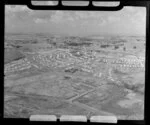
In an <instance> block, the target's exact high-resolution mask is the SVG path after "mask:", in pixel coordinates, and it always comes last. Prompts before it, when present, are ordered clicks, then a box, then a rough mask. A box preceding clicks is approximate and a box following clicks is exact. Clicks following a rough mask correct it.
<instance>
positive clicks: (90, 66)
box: [4, 34, 145, 119]
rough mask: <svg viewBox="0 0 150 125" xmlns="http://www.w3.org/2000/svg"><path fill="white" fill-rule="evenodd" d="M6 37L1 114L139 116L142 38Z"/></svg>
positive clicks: (141, 95) (142, 72) (6, 115)
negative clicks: (2, 109)
mask: <svg viewBox="0 0 150 125" xmlns="http://www.w3.org/2000/svg"><path fill="white" fill-rule="evenodd" d="M5 37H6V38H5V58H4V61H5V66H4V68H5V70H4V75H5V77H4V92H5V96H4V115H5V117H11V118H12V117H13V118H14V117H17V118H18V117H21V118H28V117H30V115H33V114H54V115H56V116H58V117H60V115H86V116H87V117H89V114H90V115H116V116H117V117H118V119H143V118H144V88H145V85H144V84H145V38H144V37H139V36H128V37H127V36H115V37H109V36H108V37H106V36H105V37H102V36H99V37H98V36H97V37H73V36H70V37H69V36H68V37H65V36H60V37H58V36H57V37H56V36H55V35H47V34H40V35H38V34H7V35H6V36H5Z"/></svg>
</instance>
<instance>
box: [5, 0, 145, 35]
mask: <svg viewBox="0 0 150 125" xmlns="http://www.w3.org/2000/svg"><path fill="white" fill-rule="evenodd" d="M37 4H38V3H37ZM44 4H45V5H53V4H54V3H53V2H52V1H49V2H47V1H45V2H44ZM145 25H146V9H145V8H143V7H124V8H123V9H122V10H120V11H115V12H114V11H113V12H110V11H59V10H56V11H54V10H53V11H50V10H45V11H42V10H31V9H29V8H28V7H27V6H21V5H19V6H18V5H17V6H16V5H6V6H5V32H9V33H50V34H58V35H61V34H62V35H72V36H89V35H130V36H135V35H140V36H143V35H145V27H146V26H145Z"/></svg>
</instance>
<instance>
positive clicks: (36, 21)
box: [34, 18, 47, 23]
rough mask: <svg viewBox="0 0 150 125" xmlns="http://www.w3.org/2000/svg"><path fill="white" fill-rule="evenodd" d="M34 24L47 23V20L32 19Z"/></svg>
mask: <svg viewBox="0 0 150 125" xmlns="http://www.w3.org/2000/svg"><path fill="white" fill-rule="evenodd" d="M34 22H35V23H47V20H44V19H39V18H36V19H34Z"/></svg>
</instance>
